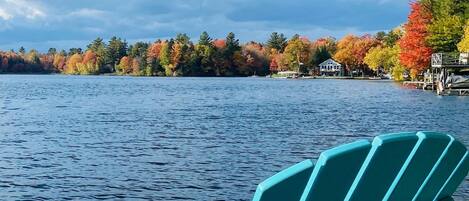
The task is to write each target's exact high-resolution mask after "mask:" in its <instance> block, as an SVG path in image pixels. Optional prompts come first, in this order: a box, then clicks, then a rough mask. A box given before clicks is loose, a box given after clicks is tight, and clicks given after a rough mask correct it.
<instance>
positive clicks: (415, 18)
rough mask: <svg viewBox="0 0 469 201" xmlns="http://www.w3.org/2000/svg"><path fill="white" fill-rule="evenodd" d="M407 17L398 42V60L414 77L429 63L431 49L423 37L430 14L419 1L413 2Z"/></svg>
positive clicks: (424, 36) (429, 20)
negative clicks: (399, 50) (399, 48)
mask: <svg viewBox="0 0 469 201" xmlns="http://www.w3.org/2000/svg"><path fill="white" fill-rule="evenodd" d="M408 19H409V20H408V22H407V24H405V25H404V30H405V34H404V36H403V37H402V38H401V39H400V40H399V42H398V44H399V46H400V47H401V53H400V55H399V60H400V62H401V63H402V64H403V65H404V66H405V67H406V68H407V69H409V70H410V72H411V75H412V77H413V78H415V77H416V76H417V75H418V74H420V73H421V72H422V71H424V70H425V69H427V68H428V66H429V65H430V58H431V54H432V49H431V48H430V47H429V46H428V45H427V43H426V42H425V38H426V37H427V36H428V35H429V32H428V25H429V24H430V23H431V20H432V14H431V11H430V10H429V9H428V7H426V6H425V5H424V4H422V3H421V2H413V3H411V12H410V14H409V17H408Z"/></svg>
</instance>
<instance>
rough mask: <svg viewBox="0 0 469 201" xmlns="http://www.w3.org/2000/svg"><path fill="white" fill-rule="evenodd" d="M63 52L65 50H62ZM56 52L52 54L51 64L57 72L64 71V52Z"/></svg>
mask: <svg viewBox="0 0 469 201" xmlns="http://www.w3.org/2000/svg"><path fill="white" fill-rule="evenodd" d="M64 52H65V51H64ZM64 52H61V53H57V54H55V55H54V61H53V64H52V65H53V66H54V68H55V69H56V70H57V71H58V72H64V71H65V68H66V64H67V62H66V58H65V53H64Z"/></svg>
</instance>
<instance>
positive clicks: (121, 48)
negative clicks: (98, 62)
mask: <svg viewBox="0 0 469 201" xmlns="http://www.w3.org/2000/svg"><path fill="white" fill-rule="evenodd" d="M126 55H127V42H125V40H122V39H121V38H117V37H115V36H114V37H112V38H111V40H109V44H108V46H107V49H106V59H105V61H106V63H107V64H109V65H110V66H111V69H110V70H111V71H112V72H115V69H114V68H115V66H116V64H117V63H118V62H119V60H120V59H121V58H122V57H123V56H126Z"/></svg>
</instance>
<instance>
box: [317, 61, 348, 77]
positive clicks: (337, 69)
mask: <svg viewBox="0 0 469 201" xmlns="http://www.w3.org/2000/svg"><path fill="white" fill-rule="evenodd" d="M342 72H343V71H342V65H341V64H340V63H339V62H337V61H334V60H333V59H328V60H326V61H324V62H322V63H320V64H319V74H320V75H321V76H339V75H342Z"/></svg>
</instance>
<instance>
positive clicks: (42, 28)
mask: <svg viewBox="0 0 469 201" xmlns="http://www.w3.org/2000/svg"><path fill="white" fill-rule="evenodd" d="M408 12H409V0H0V49H2V50H9V49H15V50H17V49H18V48H19V47H20V46H24V47H25V48H26V49H27V50H28V49H31V48H34V49H37V50H39V51H47V49H48V48H49V47H55V48H57V49H66V50H68V49H69V48H71V47H81V48H84V47H86V45H87V44H88V43H89V42H90V41H92V40H93V39H95V38H97V37H101V38H104V39H105V40H108V39H109V38H111V37H112V36H118V37H121V38H123V39H126V40H127V41H128V42H129V43H134V42H136V41H145V42H151V41H155V40H156V39H158V38H162V39H167V38H170V37H174V36H175V35H176V34H177V33H187V34H188V35H189V36H190V37H191V38H192V40H193V41H197V39H198V37H199V35H200V33H201V32H203V31H207V32H208V33H209V35H210V36H211V37H212V38H224V37H225V36H226V34H227V33H228V32H234V33H235V34H236V37H237V38H239V39H240V41H241V42H247V41H251V40H254V41H259V42H265V41H266V40H267V39H268V37H269V35H270V33H272V32H280V33H284V34H285V35H286V36H292V35H294V34H299V35H302V36H306V37H308V38H310V39H316V38H320V37H324V36H332V37H335V38H341V37H343V36H344V35H346V34H348V33H352V34H358V35H361V34H365V33H370V34H373V33H376V32H378V31H383V30H384V31H387V30H390V29H392V28H394V27H397V26H399V25H401V24H402V23H403V22H405V21H406V18H407V14H408Z"/></svg>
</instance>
